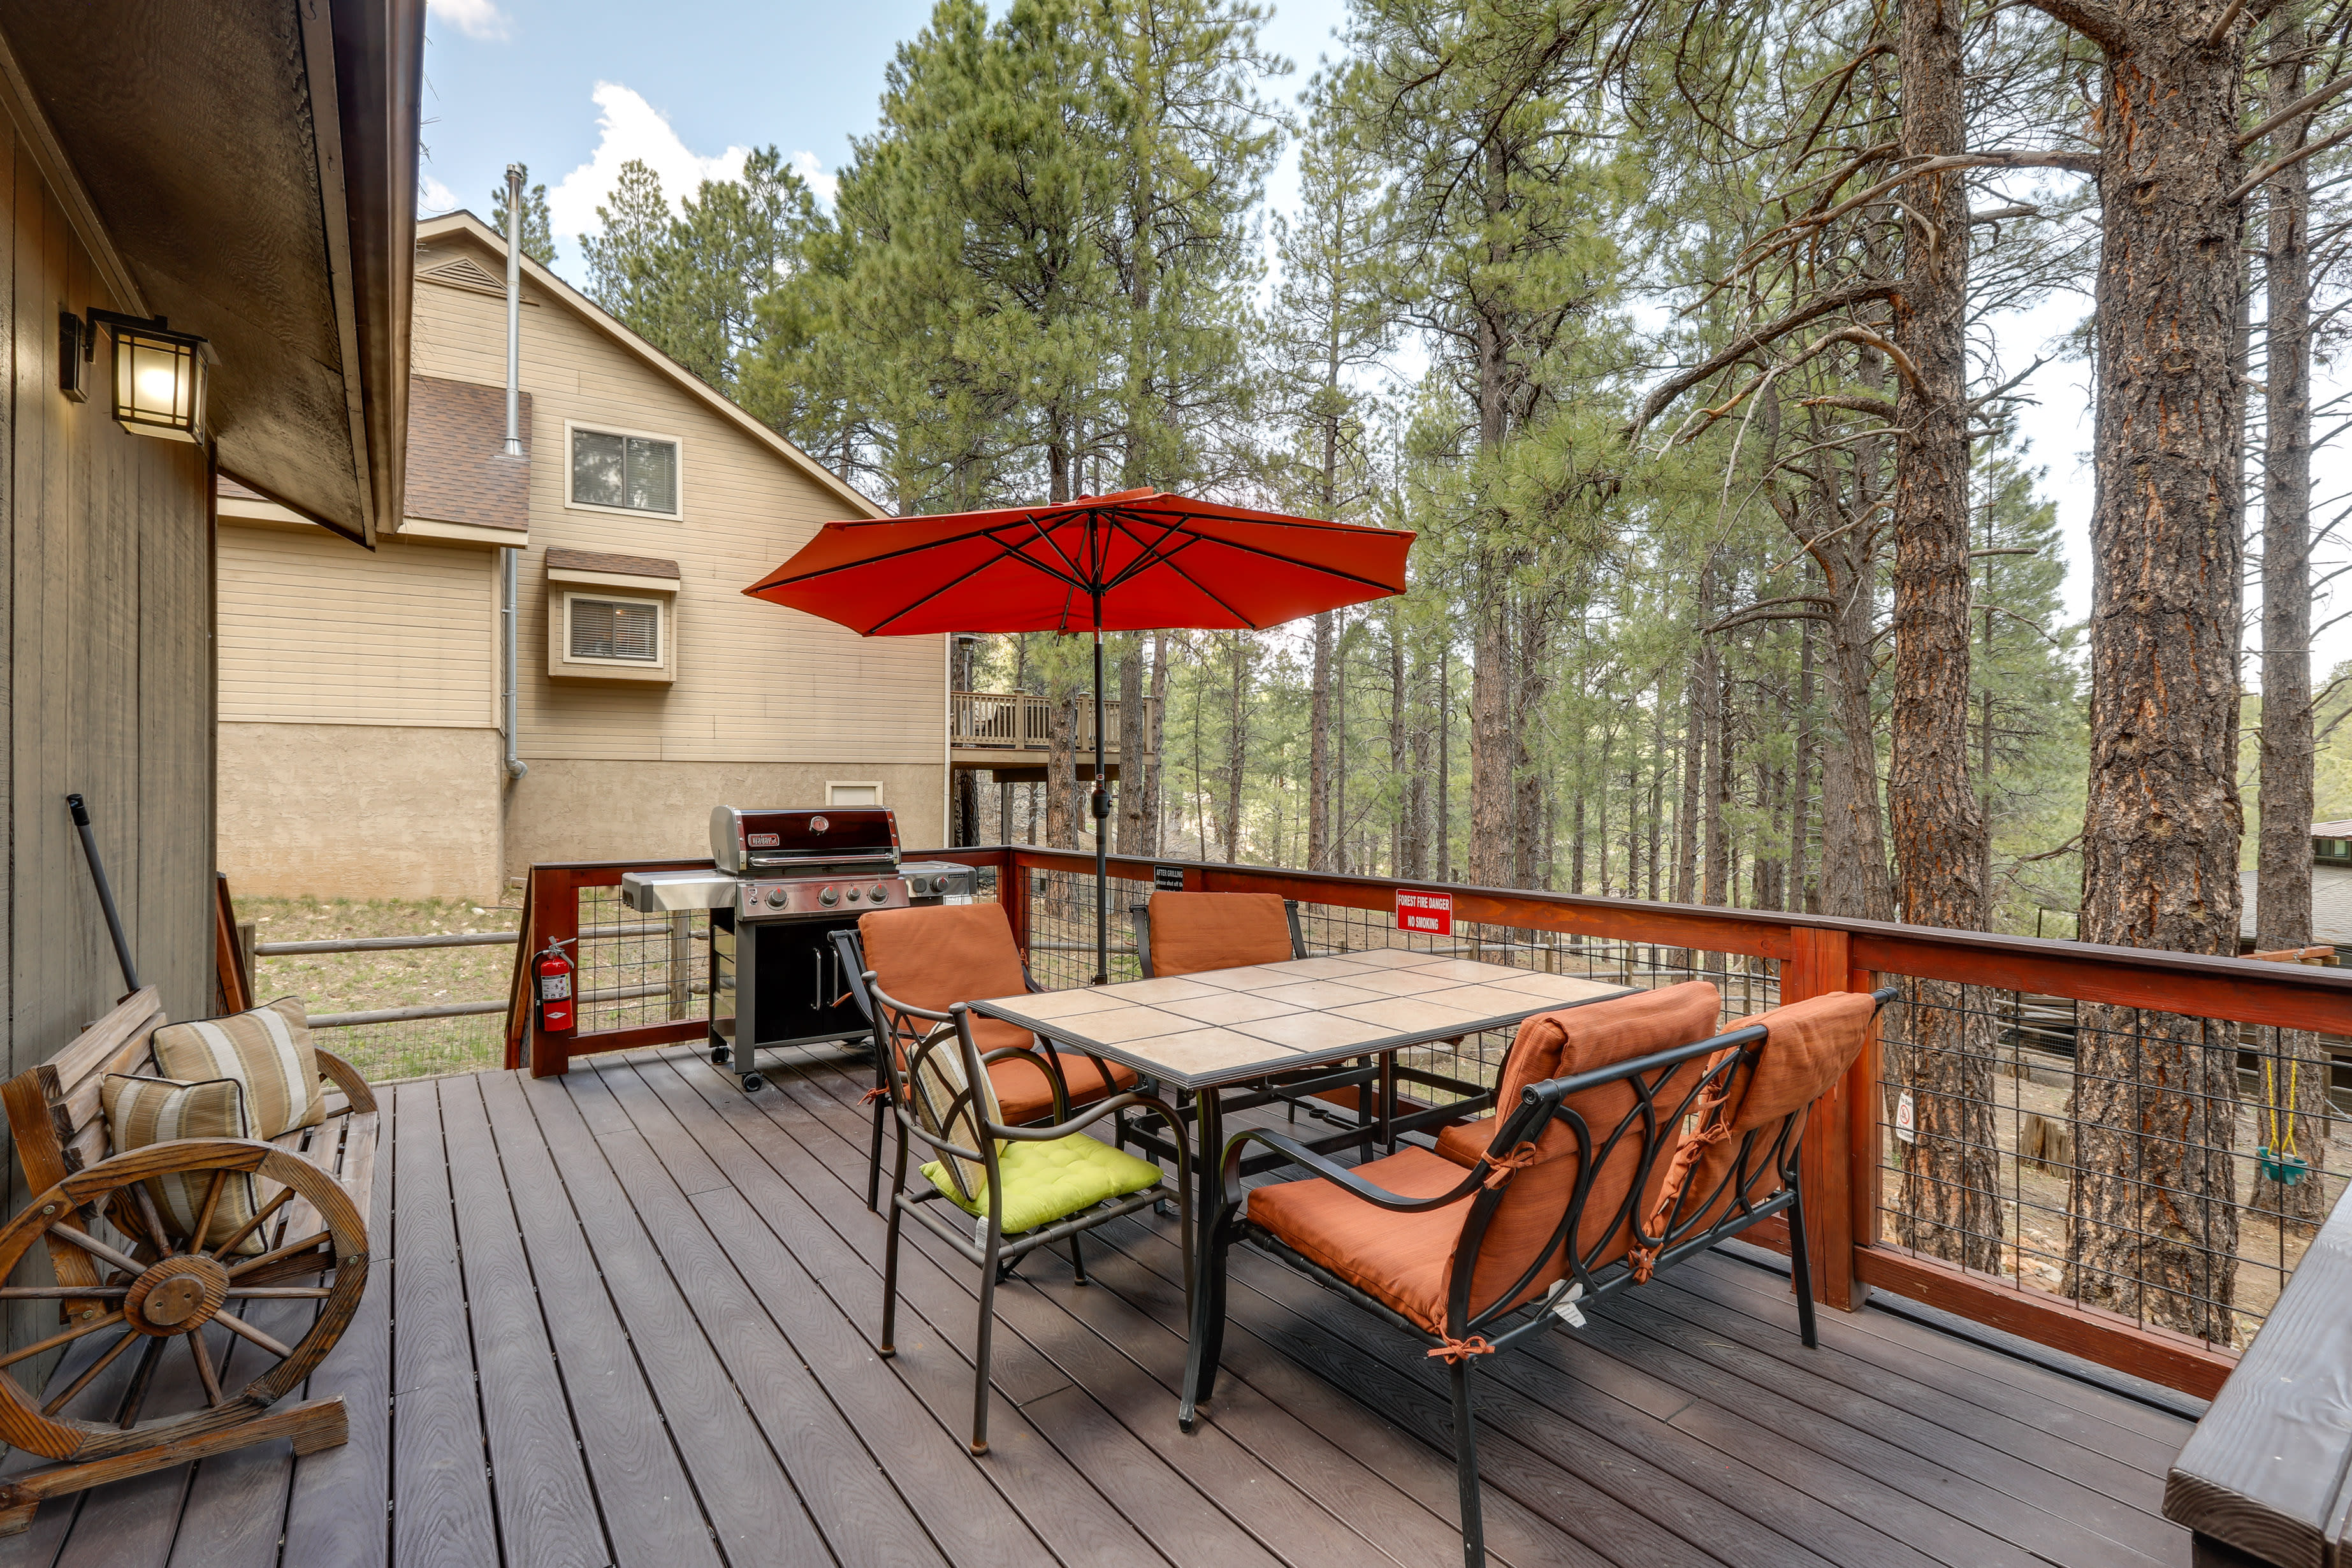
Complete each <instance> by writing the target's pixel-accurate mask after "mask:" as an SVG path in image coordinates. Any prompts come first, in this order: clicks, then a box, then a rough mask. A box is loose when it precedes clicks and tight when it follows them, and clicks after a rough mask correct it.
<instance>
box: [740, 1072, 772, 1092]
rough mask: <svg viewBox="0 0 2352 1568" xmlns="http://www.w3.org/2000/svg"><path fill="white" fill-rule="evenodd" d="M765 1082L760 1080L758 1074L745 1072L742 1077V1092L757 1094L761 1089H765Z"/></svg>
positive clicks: (765, 1080)
mask: <svg viewBox="0 0 2352 1568" xmlns="http://www.w3.org/2000/svg"><path fill="white" fill-rule="evenodd" d="M767 1082H768V1080H767V1079H763V1078H761V1076H760V1075H759V1074H758V1073H755V1072H747V1073H745V1074H744V1075H743V1092H744V1093H745V1094H757V1093H759V1092H760V1090H761V1089H764V1088H766V1087H767Z"/></svg>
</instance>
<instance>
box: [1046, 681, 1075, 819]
mask: <svg viewBox="0 0 2352 1568" xmlns="http://www.w3.org/2000/svg"><path fill="white" fill-rule="evenodd" d="M1067 663H1068V661H1067V660H1066V659H1065V660H1060V661H1056V662H1055V664H1054V665H1052V666H1050V667H1049V668H1051V669H1052V671H1053V673H1052V674H1050V675H1049V676H1047V678H1046V680H1045V710H1046V712H1047V713H1048V714H1050V715H1051V718H1050V719H1049V721H1048V722H1049V723H1050V725H1051V732H1050V733H1049V734H1048V736H1047V737H1046V742H1045V842H1046V844H1047V845H1048V846H1050V847H1053V848H1055V849H1076V847H1078V812H1077V806H1078V766H1077V728H1078V687H1077V681H1076V678H1075V676H1074V675H1073V674H1072V673H1069V672H1067V671H1066V668H1064V667H1065V666H1066V665H1067Z"/></svg>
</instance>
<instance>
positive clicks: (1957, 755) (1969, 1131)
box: [1886, 3, 2001, 1269]
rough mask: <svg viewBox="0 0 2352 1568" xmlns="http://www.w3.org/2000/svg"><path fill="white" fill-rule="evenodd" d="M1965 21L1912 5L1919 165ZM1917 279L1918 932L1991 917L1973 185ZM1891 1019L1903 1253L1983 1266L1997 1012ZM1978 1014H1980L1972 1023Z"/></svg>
mask: <svg viewBox="0 0 2352 1568" xmlns="http://www.w3.org/2000/svg"><path fill="white" fill-rule="evenodd" d="M1964 25H1965V18H1964V16H1963V15H1962V13H1961V9H1960V7H1959V5H1957V4H1947V3H1935V4H1927V5H1905V6H1903V7H1902V19H1901V30H1900V37H1899V42H1898V44H1897V47H1896V51H1895V53H1896V68H1897V72H1898V74H1899V76H1900V79H1901V81H1902V84H1903V119H1902V148H1903V157H1904V159H1905V160H1906V162H1924V161H1926V160H1927V159H1931V158H1941V157H1949V156H1952V155H1955V154H1958V153H1963V152H1965V151H1967V148H1968V117H1967V113H1966V110H1965V109H1964V107H1963V105H1962V102H1961V89H1962V84H1963V78H1964V58H1963V50H1962V47H1961V30H1962V27H1963V26H1964ZM1904 200H1905V204H1906V206H1907V207H1908V208H1909V209H1910V210H1909V213H1908V214H1907V216H1906V220H1905V224H1904V236H1903V247H1904V255H1903V287H1902V289H1900V290H1899V291H1898V292H1897V293H1896V294H1895V298H1894V329H1895V346H1896V347H1898V348H1900V349H1902V350H1903V351H1904V352H1905V353H1906V355H1907V356H1908V358H1909V359H1910V362H1911V365H1912V371H1913V374H1907V375H1905V376H1903V377H1901V378H1900V380H1899V381H1898V383H1897V384H1898V387H1899V391H1898V392H1897V394H1896V402H1895V432H1896V433H1895V515H1894V524H1895V679H1894V681H1893V688H1892V691H1891V693H1890V696H1891V701H1890V705H1889V706H1890V710H1891V722H1890V730H1891V731H1892V734H1891V757H1890V765H1889V768H1888V777H1887V785H1886V795H1887V814H1888V818H1889V822H1890V826H1891V827H1892V829H1893V838H1894V851H1895V857H1894V858H1895V867H1896V868H1897V870H1898V873H1899V876H1900V884H1899V886H1898V888H1897V894H1898V899H1897V904H1898V908H1899V910H1900V911H1901V914H1902V918H1903V919H1904V920H1906V921H1909V922H1910V923H1912V924H1914V925H1927V926H1950V927H1956V928H1958V929H1960V930H1965V931H1975V930H1979V929H1981V928H1982V926H1983V925H1984V889H1983V887H1982V885H1981V884H1980V883H1979V881H1978V873H1979V868H1980V865H1981V862H1982V841H1983V838H1984V835H1985V823H1984V817H1983V815H1982V813H1981V812H1980V810H1979V803H1978V800H1977V795H1976V791H1975V790H1974V788H1972V787H1971V785H1970V783H1969V756H1968V742H1969V654H1970V647H1969V644H1970V639H1971V637H1972V636H1973V628H1972V627H1971V626H1970V625H1969V437H1968V407H1967V402H1968V251H1969V242H1968V234H1969V197H1968V189H1967V177H1966V175H1965V174H1963V173H1962V171H1960V170H1958V169H1953V170H1949V171H1947V172H1945V173H1942V174H1930V175H1927V176H1926V177H1925V178H1922V179H1917V180H1914V181H1912V182H1911V184H1909V185H1908V186H1906V195H1905V198H1904ZM1912 1003H1913V1005H1911V1006H1909V1007H1907V1008H1906V1009H1905V1010H1904V1011H1905V1016H1904V1017H1903V1018H1901V1019H1900V1020H1889V1021H1888V1023H1889V1026H1890V1028H1895V1027H1899V1028H1901V1029H1902V1030H1903V1031H1904V1032H1905V1033H1906V1035H1907V1036H1908V1040H1907V1042H1906V1043H1907V1044H1908V1045H1909V1047H1910V1049H1909V1051H1908V1052H1907V1065H1908V1068H1909V1069H1910V1070H1909V1076H1908V1078H1907V1079H1906V1082H1907V1083H1908V1085H1909V1087H1910V1089H1911V1091H1912V1096H1913V1104H1914V1114H1915V1116H1916V1127H1917V1134H1916V1141H1915V1142H1912V1143H1910V1144H1908V1145H1907V1146H1905V1147H1904V1149H1903V1184H1902V1192H1901V1195H1900V1196H1899V1197H1898V1199H1897V1200H1896V1204H1895V1211H1896V1213H1897V1214H1898V1215H1900V1216H1901V1219H1900V1225H1899V1226H1898V1233H1899V1237H1900V1239H1901V1241H1902V1243H1903V1245H1905V1246H1906V1247H1914V1248H1916V1249H1917V1250H1919V1251H1921V1252H1925V1253H1927V1254H1929V1255H1930V1256H1933V1257H1937V1258H1946V1259H1948V1260H1949V1261H1951V1262H1954V1263H1958V1264H1962V1265H1964V1266H1966V1267H1969V1268H1982V1269H1998V1268H2000V1257H2001V1205H2000V1150H1999V1148H1998V1147H1997V1145H1996V1143H1995V1142H1994V1131H1993V1081H1992V1079H1993V1075H1992V1067H1993V1047H1994V1041H1993V1037H1992V1032H1991V1027H1990V1019H1989V1018H1985V1017H1983V1016H1981V1012H1980V1010H1975V1009H1970V1008H1969V1007H1968V1006H1967V1005H1966V1003H1965V997H1964V995H1963V987H1961V986H1959V985H1958V984H1953V983H1951V982H1948V981H1921V982H1919V983H1917V985H1916V989H1915V992H1914V994H1913V997H1912ZM1972 1016H1973V1021H1972Z"/></svg>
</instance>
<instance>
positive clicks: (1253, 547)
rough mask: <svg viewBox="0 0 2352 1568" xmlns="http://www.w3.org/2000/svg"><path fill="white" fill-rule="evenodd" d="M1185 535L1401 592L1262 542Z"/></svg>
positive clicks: (1391, 592) (1376, 579) (1392, 591)
mask: <svg viewBox="0 0 2352 1568" xmlns="http://www.w3.org/2000/svg"><path fill="white" fill-rule="evenodd" d="M1377 531H1379V532H1381V533H1386V532H1388V531H1389V530H1387V529H1381V530H1377ZM1185 537H1186V538H1187V539H1190V540H1195V541H1199V542H1203V543H1208V544H1222V545H1223V546H1224V547H1225V548H1226V549H1228V550H1239V551H1244V552H1247V553H1249V554H1252V555H1262V556H1264V557H1265V559H1267V560H1268V561H1279V562H1281V563H1283V564H1284V565H1286V566H1297V567H1298V568H1300V569H1301V570H1303V571H1307V572H1322V573H1326V574H1328V575H1330V576H1333V577H1344V578H1346V579H1347V580H1348V581H1349V582H1350V583H1360V584H1363V585H1364V586H1365V587H1367V588H1379V589H1381V590H1382V591H1383V592H1384V593H1387V594H1390V595H1395V594H1397V593H1400V592H1402V590H1400V589H1396V588H1391V587H1390V586H1389V585H1388V584H1386V583H1383V582H1381V580H1380V579H1379V578H1377V577H1365V576H1360V575H1359V574H1356V573H1353V572H1349V571H1346V570H1343V569H1342V568H1340V567H1338V566H1326V565H1324V564H1323V563H1321V562H1319V561H1301V560H1299V559H1298V558H1297V556H1294V555H1285V554H1283V553H1282V552H1280V551H1278V550H1268V549H1266V548H1265V546H1264V545H1262V544H1244V543H1243V542H1241V541H1240V540H1237V539H1219V538H1215V537H1213V535H1210V534H1206V533H1194V532H1192V531H1190V530H1189V529H1188V530H1186V531H1185Z"/></svg>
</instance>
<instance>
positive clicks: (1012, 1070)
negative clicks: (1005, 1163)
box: [833, 903, 1135, 1208]
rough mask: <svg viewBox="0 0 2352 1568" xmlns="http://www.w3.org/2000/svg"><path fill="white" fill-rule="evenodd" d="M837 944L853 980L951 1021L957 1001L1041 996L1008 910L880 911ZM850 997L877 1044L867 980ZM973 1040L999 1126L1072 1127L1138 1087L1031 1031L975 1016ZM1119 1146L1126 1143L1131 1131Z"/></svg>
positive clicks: (1122, 1071) (877, 1134)
mask: <svg viewBox="0 0 2352 1568" xmlns="http://www.w3.org/2000/svg"><path fill="white" fill-rule="evenodd" d="M833 940H834V942H835V946H836V947H838V948H839V949H840V952H841V960H842V968H843V970H844V972H845V973H849V974H851V975H855V976H861V977H862V976H863V975H865V974H866V972H867V971H869V970H870V971H872V972H873V973H876V974H878V975H880V976H881V977H882V978H881V980H880V981H879V982H878V984H880V986H881V988H882V989H883V990H885V991H887V992H888V993H889V994H891V995H893V996H896V997H898V999H899V1000H900V1001H902V1002H905V1003H907V1004H908V1005H912V1006H916V1007H922V1008H928V1009H929V1010H930V1011H932V1012H935V1013H940V1014H942V1015H944V1014H945V1012H946V1010H947V1009H948V1008H949V1007H950V1005H953V1004H955V1003H958V1002H977V1001H980V1000H982V999H983V998H986V997H990V996H1018V995H1020V994H1022V993H1023V992H1024V991H1034V990H1035V989H1037V987H1036V986H1035V985H1034V984H1031V982H1030V979H1029V970H1028V966H1027V965H1026V964H1024V963H1023V962H1022V960H1021V949H1020V947H1019V946H1018V945H1017V944H1015V943H1014V942H1013V923H1012V921H1009V920H1007V919H1006V918H1005V914H1004V906H1003V905H1002V904H992V903H973V904H943V905H939V906H936V907H932V908H928V909H917V910H875V911H873V912H872V913H870V914H864V915H860V916H859V917H858V918H857V929H856V931H835V932H834V933H833ZM851 994H852V995H853V996H854V997H855V998H856V1002H857V1005H858V1007H859V1009H860V1010H861V1011H863V1012H864V1013H865V1015H866V1019H867V1021H868V1022H872V1023H875V1024H876V1026H877V1031H876V1032H877V1039H878V1038H879V1036H880V1026H879V1021H878V1020H877V1018H876V1015H875V1008H874V1002H873V998H872V996H871V995H870V994H869V990H868V987H867V986H866V983H865V981H864V980H863V979H862V978H860V979H857V980H855V981H853V982H852V984H851ZM971 1031H972V1037H973V1039H974V1040H975V1041H976V1042H977V1043H978V1045H979V1047H980V1051H981V1055H982V1060H983V1061H984V1062H985V1063H986V1065H987V1068H988V1078H989V1083H990V1086H991V1087H992V1089H994V1091H995V1094H996V1102H997V1106H998V1110H999V1113H1000V1118H1001V1120H1003V1121H1006V1122H1008V1123H1010V1124H1012V1125H1013V1126H1016V1127H1019V1126H1024V1125H1026V1124H1028V1123H1030V1122H1035V1121H1068V1120H1069V1116H1070V1112H1071V1111H1073V1110H1076V1109H1077V1108H1079V1107H1082V1106H1087V1105H1092V1104H1093V1103H1094V1102H1095V1101H1097V1100H1101V1099H1102V1098H1103V1097H1104V1096H1106V1095H1109V1094H1116V1093H1118V1091H1119V1090H1121V1089H1132V1088H1134V1087H1135V1073H1134V1070H1133V1069H1132V1068H1124V1067H1120V1066H1118V1065H1117V1064H1115V1063H1110V1062H1106V1061H1104V1060H1103V1059H1102V1058H1099V1057H1091V1056H1085V1055H1081V1054H1080V1053H1078V1052H1076V1051H1049V1050H1045V1049H1044V1048H1042V1047H1039V1045H1038V1044H1037V1038H1036V1037H1035V1036H1034V1035H1032V1034H1030V1033H1029V1031H1028V1030H1026V1029H1023V1028H1019V1027H1016V1026H1013V1025H1012V1024H1008V1023H1006V1022H1004V1021H1003V1019H1001V1018H984V1017H981V1016H974V1017H973V1018H972V1020H971ZM876 1058H877V1059H876V1063H875V1080H874V1093H873V1100H874V1147H873V1152H872V1154H871V1156H870V1157H869V1159H868V1161H867V1163H866V1207H867V1208H874V1207H876V1206H877V1203H878V1201H879V1194H880V1186H881V1180H882V1126H883V1118H884V1113H885V1107H884V1105H883V1097H884V1094H885V1092H886V1091H887V1088H888V1079H887V1075H886V1074H885V1073H884V1072H883V1069H882V1063H881V1061H880V1059H879V1058H880V1052H879V1051H878V1050H877V1052H876ZM1116 1141H1117V1142H1120V1143H1122V1144H1123V1143H1124V1142H1125V1133H1124V1129H1123V1128H1122V1129H1121V1130H1120V1131H1119V1132H1118V1136H1117V1140H1116Z"/></svg>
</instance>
